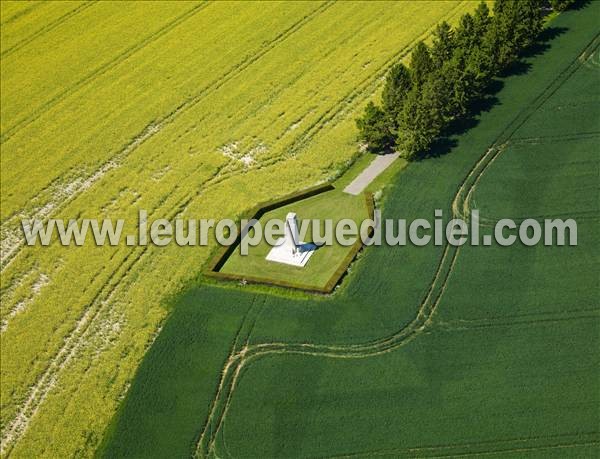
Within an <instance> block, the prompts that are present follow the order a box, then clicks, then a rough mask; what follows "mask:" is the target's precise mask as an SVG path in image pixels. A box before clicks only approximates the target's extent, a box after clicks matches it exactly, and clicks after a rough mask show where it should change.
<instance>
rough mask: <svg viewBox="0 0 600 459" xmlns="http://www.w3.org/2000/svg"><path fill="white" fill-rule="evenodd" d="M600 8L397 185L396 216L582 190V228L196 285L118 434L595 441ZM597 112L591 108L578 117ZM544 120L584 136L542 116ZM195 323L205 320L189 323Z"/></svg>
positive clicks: (117, 450) (282, 452) (332, 444)
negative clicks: (277, 285) (297, 290)
mask: <svg viewBox="0 0 600 459" xmlns="http://www.w3.org/2000/svg"><path fill="white" fill-rule="evenodd" d="M599 8H600V4H599V3H597V2H591V3H589V4H587V5H586V6H585V7H583V8H581V9H580V10H576V11H571V12H567V13H563V14H561V15H560V16H559V17H558V18H557V19H554V20H553V22H551V23H550V25H549V28H550V31H549V33H548V34H547V35H546V36H547V37H552V38H547V39H546V42H545V43H544V46H542V47H540V51H538V53H537V54H535V55H533V56H529V57H528V58H527V59H526V64H527V66H526V68H527V71H526V72H524V74H523V75H518V74H517V75H510V76H506V77H505V78H503V79H502V89H501V90H500V91H499V92H498V93H497V94H495V97H496V98H497V99H498V100H497V102H496V103H495V104H494V106H493V107H492V108H491V109H490V110H489V111H486V112H484V113H482V114H481V115H480V116H479V117H478V119H477V124H476V126H475V127H474V128H473V129H471V130H470V131H469V132H467V133H466V134H463V135H460V136H457V137H455V139H453V140H456V146H455V147H454V148H453V149H452V151H451V152H449V153H448V154H446V155H444V156H442V157H439V158H436V159H431V160H428V161H422V162H417V163H413V164H411V165H410V167H408V168H407V169H406V171H404V172H403V173H402V175H401V176H400V177H399V178H398V181H397V183H395V184H394V186H393V187H392V189H391V190H390V191H388V194H387V196H386V199H385V201H384V217H385V216H389V217H392V218H400V217H401V218H406V219H408V220H410V219H412V218H418V217H430V215H423V212H424V209H427V210H429V211H430V212H432V210H431V209H436V208H440V209H443V210H444V212H446V215H448V214H451V213H453V214H454V215H455V216H458V215H461V214H463V213H464V214H468V213H469V212H470V210H471V209H473V208H475V206H477V207H479V208H481V209H482V215H483V216H484V217H485V214H486V213H489V214H490V216H491V217H492V218H497V217H498V216H507V217H511V216H512V217H515V216H516V217H519V218H521V217H522V216H523V215H524V214H533V215H534V216H537V217H539V216H543V215H549V214H551V215H554V214H561V215H562V214H565V213H566V214H567V215H568V212H569V211H570V210H571V209H573V210H574V211H575V212H576V215H577V216H580V215H585V216H586V218H584V219H582V220H579V219H578V226H579V244H578V246H577V247H551V248H548V247H525V246H523V245H515V246H512V247H510V248H507V247H467V246H465V247H462V248H460V249H457V248H449V247H448V246H445V247H431V246H427V247H423V248H420V247H415V246H410V245H409V246H406V247H397V248H391V247H381V248H372V249H369V250H367V251H366V252H365V253H364V255H363V256H362V257H361V258H360V259H359V261H358V263H357V264H356V265H355V266H353V268H352V271H351V273H350V275H349V277H348V279H347V284H345V288H343V289H342V290H341V291H340V292H339V293H338V294H336V295H335V296H334V297H333V298H329V299H320V298H314V299H309V300H307V299H303V298H287V297H280V296H275V295H269V294H266V293H261V292H260V291H258V290H256V291H253V290H250V291H247V289H246V291H245V290H244V289H245V288H218V287H214V286H201V287H197V288H192V289H190V290H188V291H187V292H186V294H185V295H183V296H182V297H181V298H180V300H179V303H178V304H177V306H176V307H175V309H174V311H173V313H172V315H171V316H170V318H169V319H168V320H167V322H166V324H165V326H164V329H163V332H162V333H161V334H160V336H159V337H158V339H157V340H156V342H155V344H154V346H153V347H152V348H151V349H150V350H149V352H148V354H147V355H146V358H145V359H144V361H143V363H142V365H141V367H140V370H139V372H138V374H137V376H136V378H135V380H134V381H133V384H132V387H131V389H130V391H129V393H128V395H127V397H126V398H125V400H124V403H123V405H122V407H121V409H120V411H119V413H118V415H117V417H116V418H115V419H114V421H113V423H112V425H111V428H110V430H109V431H108V436H107V437H106V439H105V441H104V444H103V446H102V449H101V453H103V454H105V455H108V456H110V455H132V456H146V455H151V454H153V453H154V452H156V454H157V455H160V454H161V453H164V452H166V451H170V452H175V453H176V454H179V455H189V454H191V453H192V452H196V453H198V454H199V455H201V456H216V457H223V456H233V457H235V456H246V457H286V456H290V455H294V456H302V457H307V456H308V457H313V456H318V457H323V456H336V455H341V456H344V455H352V456H355V455H356V456H357V457H368V456H371V455H374V454H377V455H382V456H389V457H398V456H414V455H418V456H440V455H475V456H478V455H487V454H491V455H493V454H496V455H500V456H503V455H510V456H513V455H533V456H537V455H540V456H543V457H547V456H548V455H554V456H556V457H581V456H582V455H583V456H593V455H596V454H597V452H598V448H599V446H600V440H599V433H598V431H597V426H598V425H599V415H598V410H597V406H598V404H599V403H600V399H599V397H598V394H599V393H600V391H599V390H598V389H599V386H598V381H597V378H594V377H593V375H597V374H598V371H599V367H598V361H597V358H596V350H597V348H598V344H599V343H598V337H599V336H600V334H599V333H598V330H599V325H600V322H599V319H600V312H599V310H598V292H599V291H600V285H598V277H597V274H596V273H597V272H598V266H599V265H600V259H599V258H598V255H597V250H594V248H595V247H597V245H598V243H599V242H600V232H599V231H598V225H597V221H598V218H599V217H600V209H599V208H598V202H597V200H593V199H591V198H590V199H588V197H589V196H590V194H592V192H593V190H594V189H597V180H598V167H599V162H598V155H597V139H596V137H595V135H596V134H595V132H596V129H595V127H596V126H597V125H598V120H599V118H600V112H598V109H597V107H598V104H594V103H593V98H595V97H597V93H596V92H594V93H593V94H594V95H592V94H586V91H588V92H592V91H593V88H597V87H598V79H599V77H600V72H599V68H598V67H597V66H596V65H594V64H593V63H594V62H596V61H597V59H598V58H597V55H598V46H597V37H598V27H597V21H596V18H597V16H598V13H599V12H600V11H599ZM580 56H588V57H589V59H581V57H580ZM590 62H591V63H590ZM590 101H591V102H590ZM557 107H561V108H564V109H565V110H567V107H568V110H569V111H566V112H565V111H563V110H561V109H558V108H557ZM580 112H585V113H586V114H587V115H586V117H587V119H586V120H585V123H587V124H585V125H582V123H581V122H579V120H578V117H571V116H570V114H571V113H572V114H576V113H580ZM541 120H543V121H541ZM543 123H548V124H549V125H551V126H552V127H553V129H552V133H551V134H550V133H549V132H545V134H547V135H551V136H556V137H557V138H558V137H561V138H569V139H570V140H569V142H568V145H569V148H565V145H564V144H565V142H561V141H555V140H556V139H554V140H552V138H549V139H548V141H546V140H545V139H544V137H545V136H544V132H543V130H541V131H540V134H539V135H536V133H535V132H533V131H535V127H536V126H540V125H542V124H543ZM340 124H341V123H340ZM582 128H583V129H582ZM582 133H584V134H585V135H581V134H582ZM532 137H534V138H535V140H534V141H533V142H532V143H524V142H523V139H530V138H532ZM317 141H318V140H317ZM551 166H553V171H552V173H551V172H550V167H551ZM557 188H560V189H561V190H563V193H558V192H557V191H556V189H557ZM424 189H426V190H427V192H424V191H423V190H424ZM499 190H500V191H499ZM578 195H579V196H583V197H582V198H581V199H579V200H576V199H575V197H576V196H578ZM407 197H409V198H408V199H407ZM575 201H577V202H576V203H575ZM575 204H576V205H575ZM574 299H576V301H575V300H574ZM221 308H223V309H224V310H225V311H226V313H225V314H223V316H220V313H219V311H220V310H221ZM206 315H208V316H211V315H214V316H215V317H221V318H222V320H223V329H222V332H219V333H217V332H216V331H215V330H213V329H212V328H211V327H207V328H204V327H203V323H205V322H206V321H207V317H206ZM182 324H185V330H197V329H202V330H203V332H202V334H201V336H199V337H196V336H194V333H186V332H185V331H184V332H183V333H184V334H185V337H186V339H184V338H183V337H182V336H181V335H180V333H181V331H182V329H184V327H183V325H182ZM227 334H228V335H229V337H227V336H224V335H227ZM214 349H219V351H220V353H219V356H220V359H222V360H221V364H220V365H219V361H218V360H219V359H215V358H214V355H213V350H214ZM191 356H193V359H192V358H191ZM202 356H204V358H203V357H202ZM198 362H206V364H204V363H203V364H201V365H199V364H198ZM207 378H212V384H210V383H209V382H208V381H207ZM190 381H196V383H195V384H190V383H189V382H190ZM150 401H152V402H153V403H150ZM433 439H435V440H433Z"/></svg>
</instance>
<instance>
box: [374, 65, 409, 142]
mask: <svg viewBox="0 0 600 459" xmlns="http://www.w3.org/2000/svg"><path fill="white" fill-rule="evenodd" d="M411 88H412V79H411V76H410V71H409V70H408V68H407V67H406V66H405V65H404V64H402V63H399V64H396V65H394V66H393V67H392V68H391V69H390V71H389V73H388V74H387V77H386V79H385V86H384V87H383V93H382V95H381V100H382V103H383V111H384V112H385V115H386V117H387V119H388V123H389V126H390V129H391V130H392V131H394V130H395V129H396V128H397V122H396V120H397V119H398V114H399V113H400V112H401V111H402V105H403V103H404V100H405V99H406V96H407V95H408V92H409V91H410V90H411Z"/></svg>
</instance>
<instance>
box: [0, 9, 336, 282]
mask: <svg viewBox="0 0 600 459" xmlns="http://www.w3.org/2000/svg"><path fill="white" fill-rule="evenodd" d="M333 4H334V3H333V2H328V3H324V4H322V5H320V6H319V7H318V8H315V10H313V11H312V12H310V13H308V14H307V15H305V16H304V17H303V18H302V19H300V20H298V21H297V22H295V23H294V24H292V25H291V26H290V27H289V28H287V29H285V30H284V31H282V32H281V33H280V34H278V35H277V36H276V37H275V38H274V39H273V40H271V41H270V42H268V43H267V44H266V45H264V46H263V47H262V48H260V49H259V50H258V52H257V53H255V54H254V55H250V56H248V57H246V58H245V59H244V60H242V61H241V62H240V63H239V64H238V65H236V66H234V67H233V68H231V69H230V70H229V71H227V72H226V73H225V74H224V75H222V76H221V77H219V78H216V79H214V80H213V81H212V82H210V83H208V84H207V85H206V86H205V87H204V88H202V90H201V91H200V92H199V93H197V94H196V95H195V96H193V97H191V98H189V99H186V100H185V101H183V102H182V103H180V104H179V105H178V106H176V107H175V108H174V109H173V110H171V112H169V113H167V114H166V115H163V116H162V117H161V118H159V119H158V120H156V121H155V122H153V123H151V124H149V125H148V126H146V128H144V130H142V132H140V133H139V134H138V135H136V136H135V137H134V138H133V139H132V140H131V141H130V142H129V144H127V145H126V146H125V147H124V148H123V149H121V150H120V151H119V152H118V153H116V154H115V155H114V156H113V157H111V158H110V159H109V160H107V161H106V162H105V163H103V164H102V165H101V166H100V167H99V168H98V169H97V170H96V171H95V172H94V173H93V174H91V175H90V177H89V178H88V179H85V180H83V183H84V184H85V186H80V187H78V188H77V189H74V190H70V192H69V194H68V196H67V197H64V198H61V199H58V200H57V202H50V203H47V204H46V205H45V206H43V209H46V210H45V211H44V212H42V214H41V215H35V214H34V215H32V216H29V217H28V218H30V219H32V218H38V219H42V220H45V219H46V218H48V217H49V216H50V214H51V213H53V212H54V211H56V210H59V209H60V208H61V207H63V206H64V205H65V204H66V203H68V202H70V201H71V200H73V199H74V198H75V197H76V196H77V195H78V194H79V193H81V192H82V191H84V190H85V189H87V188H89V187H90V186H91V184H93V183H94V182H96V181H98V180H99V179H100V178H102V176H104V174H105V173H107V172H108V171H110V170H112V169H115V168H117V167H119V166H120V165H121V163H122V162H123V160H124V159H125V158H126V157H127V156H128V155H129V154H130V153H131V152H132V151H134V150H135V149H136V148H137V147H139V146H140V145H141V144H142V143H144V142H146V141H147V140H149V139H150V138H152V137H154V136H155V135H156V134H157V133H159V132H160V131H161V130H162V129H163V128H164V127H165V126H167V125H169V124H171V123H173V122H174V121H175V120H176V119H177V117H178V116H179V115H181V114H183V113H185V112H186V111H187V110H189V109H191V108H192V107H194V106H195V105H196V104H198V103H199V102H200V101H201V100H203V99H204V98H206V97H208V96H209V95H210V94H213V93H214V92H215V91H217V90H218V89H219V88H221V87H222V86H223V85H224V84H225V83H227V82H229V81H230V80H231V79H233V78H235V77H236V76H238V75H239V74H241V73H242V72H243V71H245V70H246V69H247V68H248V67H249V66H250V65H252V64H254V63H256V62H257V61H258V60H259V59H261V58H262V57H263V56H264V55H265V54H267V53H268V52H270V51H271V50H273V49H274V48H275V47H276V46H277V45H279V44H280V43H281V42H283V41H284V40H286V39H287V38H289V37H290V36H291V35H292V34H294V33H296V32H297V31H298V30H300V29H301V28H302V27H303V26H304V25H306V24H307V23H309V22H310V21H311V20H313V19H314V18H315V17H317V16H318V15H319V14H321V13H322V12H323V11H325V10H327V9H328V8H330V7H331V6H332V5H333ZM201 5H203V7H205V6H206V5H208V3H203V4H201ZM199 9H201V8H200V7H199V6H197V7H196V8H195V9H193V10H192V11H190V12H188V13H186V14H188V15H190V16H191V14H192V13H196V12H197V11H199ZM186 19H187V17H186ZM181 22H183V19H182V20H180V22H179V23H181ZM166 32H167V31H165V32H164V33H166ZM164 33H163V34H164ZM115 65H116V64H115ZM0 143H1V142H0ZM90 178H91V179H92V180H91V183H90ZM197 194H198V193H196V195H197ZM191 199H193V198H190V201H191ZM48 207H49V208H50V209H49V210H48ZM18 224H19V221H18V216H16V221H15V220H13V219H9V221H7V222H5V223H3V224H2V227H1V228H0V231H1V232H2V234H3V238H2V239H3V241H9V243H10V244H9V246H8V247H3V248H2V255H1V258H0V273H1V272H3V271H4V270H5V269H6V267H7V266H8V265H9V264H10V262H11V261H12V259H14V258H15V257H16V256H17V255H18V252H19V250H20V248H21V247H22V245H23V243H24V237H23V235H22V233H21V232H20V231H19V230H20V228H19V227H18Z"/></svg>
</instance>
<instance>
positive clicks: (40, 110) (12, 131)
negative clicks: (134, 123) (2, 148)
mask: <svg viewBox="0 0 600 459" xmlns="http://www.w3.org/2000/svg"><path fill="white" fill-rule="evenodd" d="M209 4H210V3H208V2H203V3H199V4H197V5H195V6H194V7H193V8H191V9H190V10H188V11H186V12H185V13H183V14H182V15H180V16H178V17H176V18H175V19H174V20H172V21H171V22H169V23H167V24H166V25H164V26H163V27H161V28H160V29H158V30H157V31H156V32H154V33H153V34H152V35H149V36H148V37H146V38H144V39H143V40H142V41H140V42H139V43H136V44H135V45H133V46H131V47H130V48H128V49H126V50H125V51H123V52H121V53H120V54H119V55H118V56H116V57H115V58H114V59H112V60H110V61H109V62H107V63H105V64H103V65H101V66H100V67H98V68H96V69H95V70H93V71H92V72H91V73H89V74H87V75H86V76H84V77H83V78H82V79H80V80H79V81H77V82H76V83H75V84H74V85H73V86H71V87H69V88H67V89H65V90H64V91H62V92H60V93H59V94H57V95H56V96H54V97H52V98H51V99H50V100H49V101H47V102H45V103H44V104H42V105H41V106H39V107H37V108H36V109H35V110H34V112H33V113H31V114H30V115H28V116H26V117H25V118H23V119H21V120H20V121H18V122H17V123H16V124H15V125H13V126H12V127H10V128H8V129H7V130H6V131H5V132H3V133H2V134H1V135H0V145H2V144H4V143H5V142H7V141H8V140H10V139H11V138H12V137H13V136H14V135H16V134H17V133H18V132H20V131H21V130H22V129H23V128H25V127H27V126H29V125H30V124H31V123H33V122H34V121H37V120H38V119H39V118H40V117H41V116H42V115H43V114H44V113H46V112H48V111H49V110H50V109H52V108H53V107H54V106H55V105H56V104H58V103H59V102H61V101H62V100H64V99H65V98H67V97H69V96H71V95H72V94H74V93H76V92H77V91H79V90H80V89H81V88H83V87H84V86H86V85H87V84H88V83H90V82H92V81H94V80H95V79H96V78H99V77H101V76H102V75H104V74H105V73H107V72H108V71H110V70H111V69H113V68H114V67H116V66H117V65H119V64H120V63H122V62H124V61H126V60H127V59H129V58H130V57H131V56H133V55H134V54H135V53H137V52H138V51H140V50H142V49H143V48H145V47H146V46H148V45H149V44H150V43H152V42H154V41H156V40H158V39H159V38H161V37H163V36H164V35H166V34H167V33H169V32H170V31H172V30H173V29H175V28H176V27H177V26H179V25H180V24H182V23H183V22H185V21H186V20H188V19H189V18H191V17H192V16H194V15H195V14H196V13H198V12H200V11H201V10H203V9H204V8H206V7H207V6H208V5H209Z"/></svg>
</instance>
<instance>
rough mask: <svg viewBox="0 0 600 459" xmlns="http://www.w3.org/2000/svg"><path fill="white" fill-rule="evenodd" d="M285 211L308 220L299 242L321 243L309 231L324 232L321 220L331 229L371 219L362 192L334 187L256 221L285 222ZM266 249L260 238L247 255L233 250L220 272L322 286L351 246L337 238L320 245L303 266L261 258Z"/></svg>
mask: <svg viewBox="0 0 600 459" xmlns="http://www.w3.org/2000/svg"><path fill="white" fill-rule="evenodd" d="M288 212H296V215H297V219H298V224H299V225H302V220H307V221H308V224H307V225H306V228H307V230H306V234H307V236H306V237H305V238H304V239H303V240H302V242H303V243H317V244H323V240H322V239H317V240H315V239H314V238H313V237H312V235H313V231H315V233H314V234H317V235H321V234H322V235H325V230H326V228H325V220H328V219H329V220H331V222H332V228H335V227H336V225H337V224H338V222H340V221H341V220H344V219H350V220H352V221H354V222H355V223H356V226H357V228H360V225H361V223H362V222H363V220H367V219H369V218H371V216H370V215H369V212H368V209H367V203H366V200H365V196H364V195H362V194H361V195H359V196H353V195H350V194H346V193H344V192H343V191H341V190H340V189H339V188H336V189H334V190H331V191H327V192H325V193H321V194H319V195H317V196H313V197H310V198H308V199H303V200H302V201H297V202H294V203H292V204H288V205H286V206H283V207H280V208H278V209H275V210H272V211H270V212H267V213H265V214H264V215H263V216H262V217H261V218H260V219H259V223H260V224H261V225H262V227H263V228H264V227H265V225H266V222H267V221H269V220H272V219H278V220H280V221H285V218H286V215H287V214H288ZM311 220H318V221H320V222H321V225H320V226H319V227H318V228H313V226H314V225H313V222H312V221H311ZM270 250H271V246H270V245H269V244H268V243H267V241H266V240H262V241H261V242H260V243H259V244H258V245H257V246H255V247H250V248H249V250H248V254H247V255H242V254H241V252H240V250H236V251H235V252H233V253H232V254H231V256H230V257H229V258H228V259H227V262H226V263H225V264H224V265H223V267H222V268H221V270H220V271H221V272H223V273H227V274H236V275H238V276H252V277H260V278H266V279H273V280H281V281H286V282H294V283H297V284H300V285H305V286H307V287H313V288H324V287H325V285H326V284H327V281H328V280H329V279H330V278H331V276H332V275H333V274H334V273H335V271H336V270H337V269H338V266H339V265H340V263H341V262H342V260H344V258H346V256H347V255H348V253H349V252H350V251H351V250H352V245H350V246H348V245H346V246H344V245H341V244H339V243H338V242H337V241H333V245H322V246H321V247H319V248H318V249H317V250H316V251H315V252H314V253H313V255H312V256H311V258H310V259H309V261H308V263H307V265H306V266H305V267H303V268H299V267H296V266H289V265H285V264H281V263H274V262H271V261H267V260H265V257H266V256H267V255H268V253H269V251H270Z"/></svg>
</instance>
